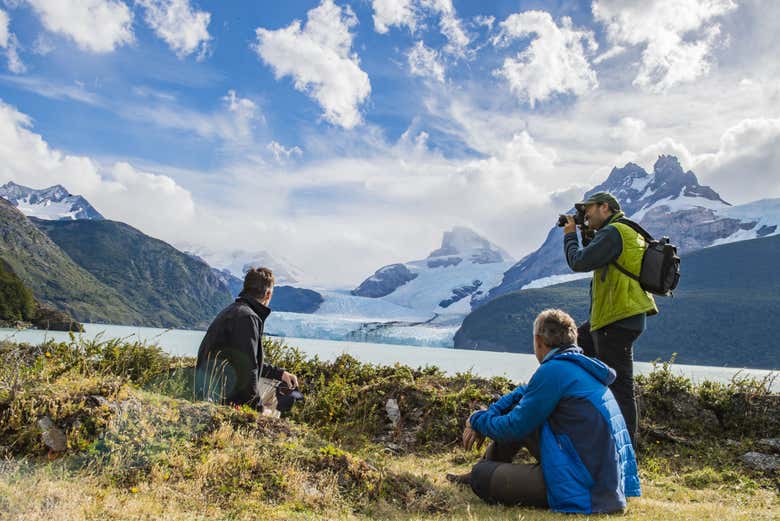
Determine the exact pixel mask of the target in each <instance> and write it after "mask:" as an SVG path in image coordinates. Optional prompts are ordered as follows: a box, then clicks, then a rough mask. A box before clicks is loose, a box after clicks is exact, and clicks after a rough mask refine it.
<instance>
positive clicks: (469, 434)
mask: <svg viewBox="0 0 780 521" xmlns="http://www.w3.org/2000/svg"><path fill="white" fill-rule="evenodd" d="M469 420H471V417H470V416H469V418H467V419H466V428H465V429H463V448H464V449H466V450H471V448H472V447H473V446H474V444H476V445H477V450H479V449H480V448H482V444H483V443H485V437H484V436H483V435H482V434H480V433H478V432H477V431H475V430H474V429H472V428H471V422H470V421H469Z"/></svg>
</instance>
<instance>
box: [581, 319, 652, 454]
mask: <svg viewBox="0 0 780 521" xmlns="http://www.w3.org/2000/svg"><path fill="white" fill-rule="evenodd" d="M639 335H640V332H639V331H631V330H630V329H625V328H622V327H618V326H614V325H609V326H606V327H603V328H601V329H599V330H598V331H592V332H591V337H592V339H593V349H594V351H595V353H594V354H595V355H596V358H598V359H599V360H601V361H602V362H604V363H605V364H607V365H608V366H609V367H611V368H612V369H614V370H615V372H616V373H617V378H615V381H614V382H613V383H612V385H610V386H609V388H610V389H611V390H612V394H614V395H615V400H616V401H617V403H618V406H620V412H621V413H623V419H624V420H625V421H626V426H627V427H628V434H629V435H630V436H631V444H632V445H634V446H636V434H637V431H638V427H639V411H638V407H637V404H636V395H635V394H634V342H635V341H636V339H637V338H639ZM583 349H584V348H583ZM584 350H585V351H586V354H587V350H586V349H584Z"/></svg>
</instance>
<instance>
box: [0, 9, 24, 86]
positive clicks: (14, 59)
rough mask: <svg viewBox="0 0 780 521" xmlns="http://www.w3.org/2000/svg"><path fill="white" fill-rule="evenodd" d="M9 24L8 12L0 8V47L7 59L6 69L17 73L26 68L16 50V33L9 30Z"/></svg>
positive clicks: (17, 44)
mask: <svg viewBox="0 0 780 521" xmlns="http://www.w3.org/2000/svg"><path fill="white" fill-rule="evenodd" d="M9 24H10V19H9V18H8V13H6V12H5V11H3V10H2V9H0V49H3V50H4V51H5V56H6V59H7V60H8V70H9V71H11V72H13V73H16V74H19V73H22V72H25V71H26V70H27V68H26V67H25V66H24V63H22V60H21V59H20V58H19V53H18V51H17V48H18V46H19V43H18V42H17V40H16V35H15V34H14V33H12V32H11V30H10V28H9Z"/></svg>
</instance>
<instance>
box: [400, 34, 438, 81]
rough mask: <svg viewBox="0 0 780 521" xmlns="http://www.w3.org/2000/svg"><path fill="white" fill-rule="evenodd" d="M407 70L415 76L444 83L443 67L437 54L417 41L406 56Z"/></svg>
mask: <svg viewBox="0 0 780 521" xmlns="http://www.w3.org/2000/svg"><path fill="white" fill-rule="evenodd" d="M406 58H407V60H408V62H409V70H410V71H411V73H412V74H414V75H415V76H422V77H424V78H433V79H435V80H436V81H439V82H444V65H442V63H441V61H440V60H439V53H438V52H437V51H435V50H433V49H431V48H429V47H426V45H425V44H424V43H423V42H422V41H418V42H417V43H416V44H415V45H414V47H412V48H411V49H409V52H408V53H407V54H406Z"/></svg>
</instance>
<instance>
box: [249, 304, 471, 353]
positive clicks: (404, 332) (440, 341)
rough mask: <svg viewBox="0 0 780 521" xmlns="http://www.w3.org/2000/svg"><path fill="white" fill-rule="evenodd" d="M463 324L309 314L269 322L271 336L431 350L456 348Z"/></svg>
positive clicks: (272, 318)
mask: <svg viewBox="0 0 780 521" xmlns="http://www.w3.org/2000/svg"><path fill="white" fill-rule="evenodd" d="M459 325H460V324H459V323H457V324H453V323H451V322H443V323H437V322H436V321H435V319H434V320H430V321H425V322H413V321H401V320H396V321H390V322H388V321H386V320H385V321H371V320H369V319H366V318H364V317H350V316H339V315H319V314H305V313H284V312H280V313H272V314H271V315H270V316H269V317H268V320H267V322H266V325H265V332H266V333H267V334H269V335H274V336H282V337H294V338H319V339H326V340H347V341H353V342H354V341H358V342H376V343H384V344H404V345H417V346H429V347H452V345H453V338H454V336H455V332H456V331H457V329H458V327H459Z"/></svg>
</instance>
